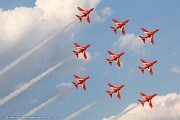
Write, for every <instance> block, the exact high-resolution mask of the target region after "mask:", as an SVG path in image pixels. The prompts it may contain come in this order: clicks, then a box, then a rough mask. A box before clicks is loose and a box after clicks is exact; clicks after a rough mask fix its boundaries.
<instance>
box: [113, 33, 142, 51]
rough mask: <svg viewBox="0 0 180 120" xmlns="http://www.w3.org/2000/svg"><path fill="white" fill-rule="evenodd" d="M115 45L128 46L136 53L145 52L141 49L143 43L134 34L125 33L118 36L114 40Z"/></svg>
mask: <svg viewBox="0 0 180 120" xmlns="http://www.w3.org/2000/svg"><path fill="white" fill-rule="evenodd" d="M114 45H115V46H118V47H119V49H121V48H130V49H131V50H132V51H134V52H136V53H145V50H144V49H143V46H144V43H143V42H142V40H141V39H140V38H139V37H138V36H136V35H135V34H125V35H122V36H120V38H119V39H118V40H117V41H116V42H115V44H114Z"/></svg>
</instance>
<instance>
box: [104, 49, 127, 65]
mask: <svg viewBox="0 0 180 120" xmlns="http://www.w3.org/2000/svg"><path fill="white" fill-rule="evenodd" d="M107 52H108V53H109V54H110V55H111V57H112V59H106V60H107V61H108V62H109V64H110V66H112V61H114V60H116V63H117V65H118V66H119V67H120V66H121V64H120V57H121V56H122V55H123V54H124V52H121V53H120V54H114V53H113V52H111V51H107Z"/></svg>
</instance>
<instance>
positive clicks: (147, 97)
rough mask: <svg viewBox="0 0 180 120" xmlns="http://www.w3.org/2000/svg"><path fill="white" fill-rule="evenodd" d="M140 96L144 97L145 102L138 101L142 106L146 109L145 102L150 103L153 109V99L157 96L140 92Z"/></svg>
mask: <svg viewBox="0 0 180 120" xmlns="http://www.w3.org/2000/svg"><path fill="white" fill-rule="evenodd" d="M140 94H141V95H142V97H144V100H138V101H139V102H140V103H141V104H142V106H143V107H144V103H145V102H149V106H150V107H151V108H152V107H153V105H152V101H151V100H152V99H153V97H155V96H156V95H157V94H153V95H150V96H147V95H146V94H144V93H143V92H140Z"/></svg>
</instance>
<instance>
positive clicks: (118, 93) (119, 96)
mask: <svg viewBox="0 0 180 120" xmlns="http://www.w3.org/2000/svg"><path fill="white" fill-rule="evenodd" d="M116 95H117V97H118V98H119V99H120V98H121V95H120V92H119V90H118V91H117V92H116Z"/></svg>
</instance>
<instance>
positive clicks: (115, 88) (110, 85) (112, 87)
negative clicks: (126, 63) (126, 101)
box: [106, 83, 124, 99]
mask: <svg viewBox="0 0 180 120" xmlns="http://www.w3.org/2000/svg"><path fill="white" fill-rule="evenodd" d="M108 85H109V87H110V88H111V89H112V91H111V92H110V91H106V92H107V93H108V94H109V96H110V98H112V94H113V93H116V95H117V97H118V98H119V99H120V98H121V95H120V92H119V91H120V89H121V88H123V87H124V84H122V85H120V86H117V87H116V86H114V85H112V84H110V83H108Z"/></svg>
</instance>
